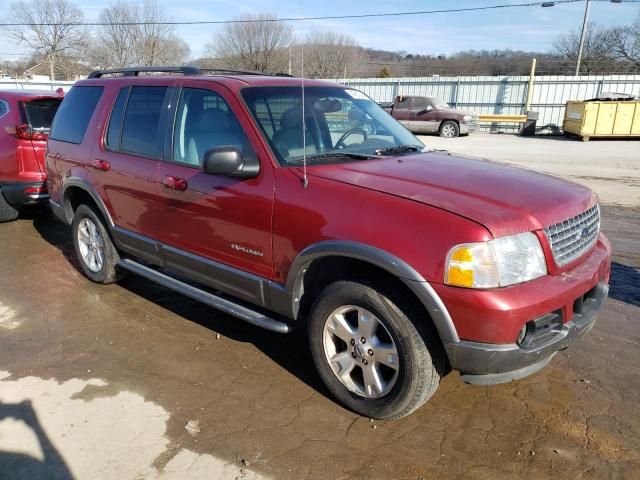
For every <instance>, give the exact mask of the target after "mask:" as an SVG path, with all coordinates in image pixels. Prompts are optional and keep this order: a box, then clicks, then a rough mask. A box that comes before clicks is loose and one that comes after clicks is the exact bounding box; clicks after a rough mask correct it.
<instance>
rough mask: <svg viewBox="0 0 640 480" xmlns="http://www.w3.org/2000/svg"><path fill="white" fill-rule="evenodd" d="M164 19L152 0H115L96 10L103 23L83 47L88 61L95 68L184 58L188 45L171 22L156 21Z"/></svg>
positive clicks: (166, 63) (149, 64)
mask: <svg viewBox="0 0 640 480" xmlns="http://www.w3.org/2000/svg"><path fill="white" fill-rule="evenodd" d="M166 20H167V17H166V15H165V13H164V11H163V10H162V8H161V7H160V6H159V5H158V3H157V1H156V0H143V2H142V3H141V4H139V3H133V2H132V1H129V0H116V2H115V3H113V4H111V5H110V6H109V7H107V8H105V9H104V10H103V11H102V12H101V13H100V23H103V24H104V25H102V26H101V27H100V31H99V33H98V34H97V35H96V36H95V37H94V38H93V39H92V41H91V45H90V47H89V48H88V49H87V59H88V61H89V62H91V64H92V65H93V66H94V67H98V68H119V67H125V66H127V65H142V66H152V65H169V64H180V63H183V62H185V61H186V60H187V59H188V58H189V55H190V51H189V47H188V45H187V44H186V43H185V42H184V41H183V40H182V39H180V38H179V37H178V36H177V35H176V34H175V28H174V27H173V26H172V25H159V24H158V23H162V22H164V21H166Z"/></svg>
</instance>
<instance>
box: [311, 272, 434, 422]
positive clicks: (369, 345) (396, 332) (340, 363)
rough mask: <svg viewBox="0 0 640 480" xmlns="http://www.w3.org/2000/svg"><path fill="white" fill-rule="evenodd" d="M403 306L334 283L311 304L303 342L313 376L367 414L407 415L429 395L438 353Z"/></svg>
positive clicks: (367, 288) (355, 285)
mask: <svg viewBox="0 0 640 480" xmlns="http://www.w3.org/2000/svg"><path fill="white" fill-rule="evenodd" d="M416 317H417V316H416V315H415V314H413V313H412V309H411V308H410V306H409V304H408V303H407V302H404V301H403V300H402V299H401V298H400V297H398V296H397V295H395V294H394V293H393V292H387V291H386V290H385V289H383V288H375V287H374V286H373V285H369V284H367V283H366V282H362V283H359V282H353V281H340V282H335V283H332V284H331V285H329V286H328V287H326V288H325V289H324V290H323V291H322V293H321V294H320V295H319V296H318V298H317V299H316V301H315V303H314V306H313V308H312V311H311V316H310V319H309V343H310V348H311V352H312V356H313V360H314V363H315V365H316V368H317V370H318V373H319V374H320V377H321V378H322V380H323V381H324V383H325V384H326V386H327V388H328V389H329V390H330V391H331V393H332V394H333V395H334V396H335V397H336V398H337V399H338V400H339V401H340V402H341V403H342V404H344V405H345V406H346V407H347V408H349V409H351V410H353V411H355V412H357V413H359V414H361V415H365V416H367V417H371V418H378V419H396V418H400V417H404V416H406V415H409V414H410V413H411V412H413V411H414V410H416V409H417V408H419V407H420V406H421V405H422V404H424V403H425V402H426V401H427V400H428V399H429V398H430V397H431V396H432V395H433V394H434V393H435V391H436V390H437V388H438V384H439V381H440V377H441V375H442V373H443V370H444V353H443V352H442V349H441V347H440V346H439V343H438V341H437V339H436V338H434V336H435V334H434V333H433V332H430V330H429V329H427V328H423V326H421V324H420V322H421V321H422V320H426V319H420V318H416Z"/></svg>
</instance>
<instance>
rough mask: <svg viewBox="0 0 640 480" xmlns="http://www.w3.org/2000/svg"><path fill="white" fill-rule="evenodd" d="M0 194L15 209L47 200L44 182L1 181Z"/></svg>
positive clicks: (47, 194) (47, 195)
mask: <svg viewBox="0 0 640 480" xmlns="http://www.w3.org/2000/svg"><path fill="white" fill-rule="evenodd" d="M0 194H1V195H2V196H3V197H4V199H5V200H6V201H7V203H9V204H10V205H11V206H12V207H14V208H17V209H20V208H22V207H27V206H31V205H39V204H42V203H46V202H47V201H48V200H49V193H48V191H47V186H46V183H45V182H18V183H2V184H0Z"/></svg>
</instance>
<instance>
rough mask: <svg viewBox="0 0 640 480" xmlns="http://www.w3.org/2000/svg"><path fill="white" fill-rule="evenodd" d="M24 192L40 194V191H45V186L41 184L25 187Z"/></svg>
mask: <svg viewBox="0 0 640 480" xmlns="http://www.w3.org/2000/svg"><path fill="white" fill-rule="evenodd" d="M23 192H24V193H30V194H36V195H37V194H40V193H47V187H46V186H42V187H27V188H25V189H24V190H23Z"/></svg>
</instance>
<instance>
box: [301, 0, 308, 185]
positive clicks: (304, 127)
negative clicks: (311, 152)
mask: <svg viewBox="0 0 640 480" xmlns="http://www.w3.org/2000/svg"><path fill="white" fill-rule="evenodd" d="M300 16H302V1H301V2H300ZM300 85H301V87H302V188H307V186H308V185H309V178H308V177H307V119H306V116H305V113H304V40H303V41H302V42H300Z"/></svg>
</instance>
